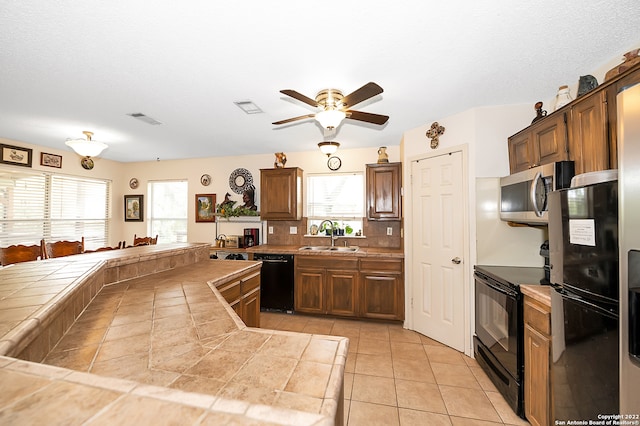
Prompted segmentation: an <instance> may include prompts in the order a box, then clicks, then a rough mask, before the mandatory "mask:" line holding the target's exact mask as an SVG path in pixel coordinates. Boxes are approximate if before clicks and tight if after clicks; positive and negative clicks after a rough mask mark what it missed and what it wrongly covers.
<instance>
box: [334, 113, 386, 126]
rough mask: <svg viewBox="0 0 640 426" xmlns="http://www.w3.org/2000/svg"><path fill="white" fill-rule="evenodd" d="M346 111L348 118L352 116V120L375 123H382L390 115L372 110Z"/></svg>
mask: <svg viewBox="0 0 640 426" xmlns="http://www.w3.org/2000/svg"><path fill="white" fill-rule="evenodd" d="M345 113H346V114H347V117H346V118H350V119H351V120H358V121H366V122H367V123H373V124H380V125H382V124H384V123H386V122H387V121H388V120H389V116H388V115H380V114H372V113H370V112H362V111H351V110H347V111H345Z"/></svg>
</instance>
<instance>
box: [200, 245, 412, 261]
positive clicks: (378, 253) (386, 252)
mask: <svg viewBox="0 0 640 426" xmlns="http://www.w3.org/2000/svg"><path fill="white" fill-rule="evenodd" d="M354 246H357V244H354ZM300 247H305V246H280V245H271V244H262V245H259V246H253V247H249V248H246V249H240V250H244V251H246V252H248V253H274V254H293V255H300V256H350V257H395V258H404V251H403V250H402V249H393V248H387V247H359V248H358V251H355V252H344V251H324V250H323V251H313V250H300ZM212 249H215V250H221V251H227V250H228V249H225V248H217V247H212Z"/></svg>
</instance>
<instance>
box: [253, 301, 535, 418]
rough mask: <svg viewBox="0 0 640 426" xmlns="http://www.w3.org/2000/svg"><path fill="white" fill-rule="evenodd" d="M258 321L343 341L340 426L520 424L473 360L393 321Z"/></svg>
mask: <svg viewBox="0 0 640 426" xmlns="http://www.w3.org/2000/svg"><path fill="white" fill-rule="evenodd" d="M260 321H261V324H260V325H261V327H264V328H270V329H275V330H288V331H300V332H305V333H315V334H331V335H340V336H346V337H348V338H349V339H350V343H349V356H348V357H347V364H346V373H345V413H344V417H345V425H348V426H359V425H367V426H370V425H385V426H391V425H402V426H409V425H420V426H424V425H436V426H438V425H453V426H467V425H478V426H484V425H501V424H507V425H528V423H527V422H526V421H523V420H522V419H520V418H519V417H517V416H516V415H515V414H514V412H513V411H512V410H511V408H510V407H509V406H508V405H507V403H506V402H505V400H504V399H503V398H502V395H501V394H500V393H499V392H498V391H497V390H496V388H495V387H494V386H493V384H492V383H491V382H490V380H489V379H488V378H487V376H486V375H485V373H484V372H483V371H482V369H481V368H480V367H479V366H478V364H477V363H476V361H475V360H474V359H472V358H469V357H467V356H465V355H463V354H461V353H460V352H457V351H456V350H454V349H451V348H449V347H447V346H445V345H442V344H440V343H438V342H436V341H434V340H431V339H429V338H428V337H425V336H423V335H421V334H419V333H416V332H413V331H409V330H405V329H403V328H402V326H401V325H399V324H389V323H380V322H369V321H356V320H343V319H330V318H320V317H310V316H302V315H286V314H278V313H271V312H269V313H265V312H263V313H262V314H261V317H260Z"/></svg>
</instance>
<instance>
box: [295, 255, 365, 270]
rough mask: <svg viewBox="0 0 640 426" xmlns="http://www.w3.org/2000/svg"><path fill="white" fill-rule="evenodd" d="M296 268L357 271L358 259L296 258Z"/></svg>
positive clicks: (329, 257)
mask: <svg viewBox="0 0 640 426" xmlns="http://www.w3.org/2000/svg"><path fill="white" fill-rule="evenodd" d="M295 262H296V268H312V269H334V270H353V271H357V270H358V259H341V258H339V257H337V256H336V257H332V256H298V257H296V260H295Z"/></svg>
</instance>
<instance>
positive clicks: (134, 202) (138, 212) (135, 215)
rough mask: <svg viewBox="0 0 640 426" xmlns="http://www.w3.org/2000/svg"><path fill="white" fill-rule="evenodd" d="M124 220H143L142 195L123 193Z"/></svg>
mask: <svg viewBox="0 0 640 426" xmlns="http://www.w3.org/2000/svg"><path fill="white" fill-rule="evenodd" d="M124 221H125V222H144V196H143V195H125V196H124Z"/></svg>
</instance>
